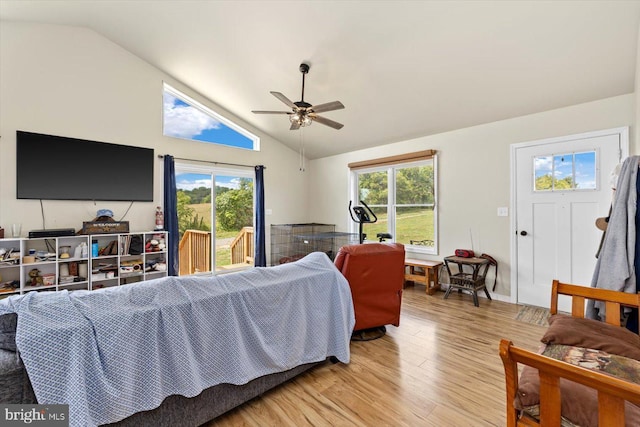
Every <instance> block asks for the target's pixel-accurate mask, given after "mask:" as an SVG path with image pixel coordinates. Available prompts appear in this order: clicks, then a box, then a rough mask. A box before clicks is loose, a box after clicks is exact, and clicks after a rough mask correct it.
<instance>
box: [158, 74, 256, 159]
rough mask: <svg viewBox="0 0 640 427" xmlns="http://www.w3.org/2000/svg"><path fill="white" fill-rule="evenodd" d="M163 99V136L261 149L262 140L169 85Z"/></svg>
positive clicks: (165, 86) (165, 89) (165, 85)
mask: <svg viewBox="0 0 640 427" xmlns="http://www.w3.org/2000/svg"><path fill="white" fill-rule="evenodd" d="M162 100H163V108H162V113H163V122H162V133H163V135H165V136H171V137H174V138H182V139H190V140H192V141H200V142H207V143H212V144H221V145H226V146H229V147H236V148H244V149H248V150H259V149H260V138H258V137H257V136H255V135H253V134H252V133H251V132H249V131H247V130H245V129H243V128H241V127H240V126H238V125H236V124H235V123H232V122H231V121H229V120H227V119H225V118H224V117H222V116H221V115H219V114H216V113H215V112H213V111H212V110H211V109H210V108H207V107H206V106H204V105H203V104H201V103H199V102H198V101H196V100H195V99H192V98H190V97H188V96H187V95H185V94H183V93H182V92H180V91H178V90H177V89H174V88H172V87H171V86H169V85H168V84H166V83H165V84H164V90H163V96H162Z"/></svg>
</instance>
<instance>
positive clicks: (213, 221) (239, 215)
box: [176, 163, 255, 275]
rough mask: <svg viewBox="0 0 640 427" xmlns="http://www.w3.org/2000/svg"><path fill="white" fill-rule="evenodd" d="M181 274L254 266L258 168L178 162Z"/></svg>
mask: <svg viewBox="0 0 640 427" xmlns="http://www.w3.org/2000/svg"><path fill="white" fill-rule="evenodd" d="M176 189H177V200H178V224H179V231H180V243H179V247H178V251H179V257H180V275H188V274H200V273H216V272H222V271H231V270H238V269H242V268H248V267H251V266H253V259H254V233H253V221H254V199H255V198H254V177H253V170H246V169H240V168H238V169H233V168H219V167H213V166H211V167H207V166H200V165H197V166H196V165H191V164H178V163H176Z"/></svg>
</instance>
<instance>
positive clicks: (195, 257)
mask: <svg viewBox="0 0 640 427" xmlns="http://www.w3.org/2000/svg"><path fill="white" fill-rule="evenodd" d="M229 250H230V252H231V264H230V265H228V266H222V267H219V268H218V269H228V268H238V267H241V266H242V265H243V264H244V265H246V264H250V265H252V264H253V258H254V248H253V227H243V228H242V230H240V233H239V234H238V235H237V236H236V238H235V239H233V241H232V242H231V244H230V245H229ZM178 253H179V258H180V275H181V276H185V275H189V274H195V273H204V272H208V271H211V232H209V231H199V230H187V231H185V232H184V234H183V235H182V239H180V245H179V248H178Z"/></svg>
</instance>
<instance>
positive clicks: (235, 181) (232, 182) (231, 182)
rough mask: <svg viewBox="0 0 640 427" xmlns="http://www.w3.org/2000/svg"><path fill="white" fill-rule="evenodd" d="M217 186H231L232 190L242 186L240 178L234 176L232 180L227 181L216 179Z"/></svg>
mask: <svg viewBox="0 0 640 427" xmlns="http://www.w3.org/2000/svg"><path fill="white" fill-rule="evenodd" d="M216 186H218V187H227V188H230V189H232V190H237V189H238V188H240V178H232V179H231V180H229V181H227V182H222V181H216Z"/></svg>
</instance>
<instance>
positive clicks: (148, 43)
mask: <svg viewBox="0 0 640 427" xmlns="http://www.w3.org/2000/svg"><path fill="white" fill-rule="evenodd" d="M0 19H2V20H8V21H29V22H44V23H54V24H64V25H74V26H83V27H88V28H91V29H93V30H95V31H96V32H98V33H100V34H102V35H103V36H105V37H107V38H108V39H110V40H112V41H113V42H115V43H117V44H119V45H120V46H122V47H123V48H125V49H127V50H129V51H131V52H132V53H134V54H135V55H137V56H139V57H140V58H142V59H144V60H145V61H147V62H149V63H151V64H153V65H154V66H156V67H157V68H159V69H161V70H163V71H164V72H166V73H167V74H169V75H171V76H172V77H174V78H176V79H178V80H179V81H181V82H183V83H184V84H186V85H188V86H189V87H191V88H192V89H193V90H194V91H196V92H198V93H199V94H201V95H202V96H204V97H206V98H208V99H210V100H211V101H213V102H215V103H216V104H218V105H220V106H221V107H223V108H224V109H226V110H228V111H229V112H231V113H233V114H234V115H236V116H237V117H239V118H241V119H242V120H245V121H246V122H248V123H250V124H252V125H253V126H255V127H256V128H258V129H260V130H262V131H264V132H265V133H266V134H269V135H271V136H273V137H274V138H276V139H277V140H279V141H281V142H283V143H285V144H287V145H289V146H291V147H292V148H294V149H296V150H297V149H298V146H299V144H300V139H301V134H300V132H301V131H290V130H289V122H288V120H287V117H286V116H281V115H255V114H252V113H251V110H284V109H286V108H287V107H286V106H285V105H284V104H282V103H281V102H280V101H279V100H278V99H276V98H275V97H273V96H272V95H270V93H269V91H277V92H281V93H283V94H285V95H286V96H287V97H288V98H289V99H291V100H292V101H299V100H300V89H301V88H300V85H301V74H300V72H299V71H298V66H299V64H300V63H301V62H307V63H309V64H310V65H311V70H310V72H309V74H308V75H307V79H306V87H305V101H307V102H309V103H311V104H320V103H325V102H330V101H335V100H340V101H342V103H343V104H344V105H345V107H346V108H345V109H344V110H338V111H332V112H327V113H323V114H322V115H323V116H325V117H327V118H329V119H331V120H335V121H338V122H340V123H343V124H344V128H342V129H341V130H334V129H332V128H329V127H326V126H323V125H321V124H318V123H314V124H313V125H312V126H310V127H306V128H303V131H302V132H303V136H304V143H305V147H306V149H305V150H306V151H305V152H306V155H307V156H308V157H309V158H312V159H313V158H319V157H325V156H330V155H334V154H338V153H343V152H348V151H352V150H357V149H361V148H366V147H372V146H376V145H381V144H386V143H391V142H396V141H401V140H406V139H410V138H415V137H419V136H424V135H431V134H436V133H440V132H445V131H449V130H453V129H459V128H464V127H468V126H473V125H478V124H482V123H488V122H493V121H497V120H502V119H507V118H511V117H517V116H521V115H526V114H531V113H536V112H541V111H546V110H551V109H555V108H561V107H565V106H569V105H574V104H579V103H583V102H588V101H593V100H598V99H603V98H607V97H611V96H617V95H622V94H626V93H631V92H633V91H634V79H635V77H634V76H635V64H636V53H637V48H636V44H637V40H638V28H639V23H640V1H482V0H479V1H382V0H379V1H206V0H200V1H188V0H187V1H147V0H144V1H143V0H137V1H117V0H112V1H95V0H85V1H55V0H53V1H49V0H46V1H30V0H20V1H11V0H0ZM0 60H1V58H0ZM223 113H224V112H223Z"/></svg>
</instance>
